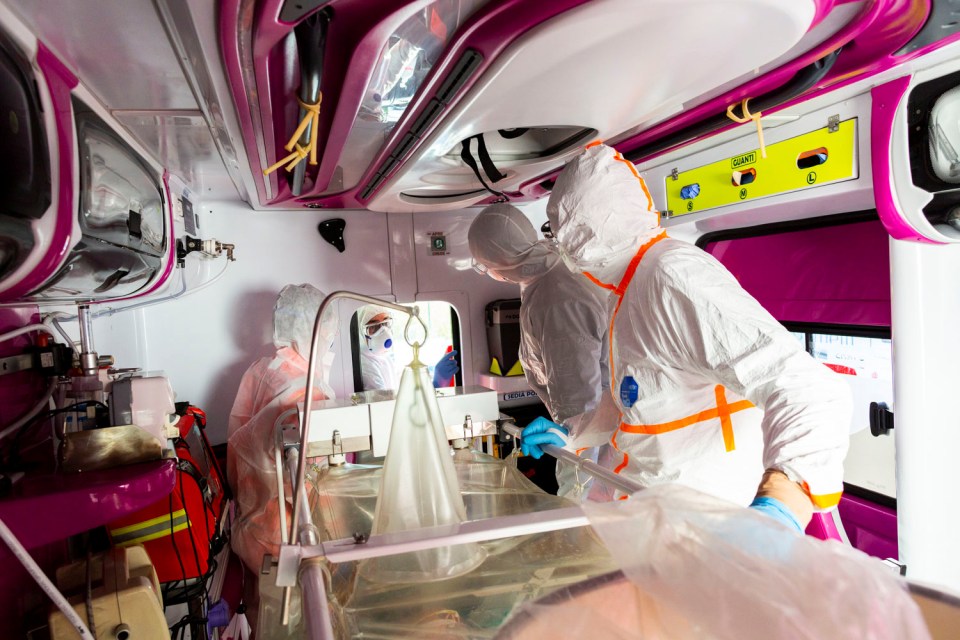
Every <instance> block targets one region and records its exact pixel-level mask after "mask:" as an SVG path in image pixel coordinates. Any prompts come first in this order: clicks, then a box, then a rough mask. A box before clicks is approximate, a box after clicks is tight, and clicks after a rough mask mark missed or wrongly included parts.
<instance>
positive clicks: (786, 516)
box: [750, 497, 803, 533]
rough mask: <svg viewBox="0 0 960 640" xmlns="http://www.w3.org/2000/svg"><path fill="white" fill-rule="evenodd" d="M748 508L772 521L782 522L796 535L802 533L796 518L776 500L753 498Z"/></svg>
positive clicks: (785, 506)
mask: <svg viewBox="0 0 960 640" xmlns="http://www.w3.org/2000/svg"><path fill="white" fill-rule="evenodd" d="M750 508H751V509H756V510H757V511H759V512H760V513H764V514H766V515H768V516H770V517H771V518H773V519H774V520H777V521H779V522H782V523H783V524H785V525H787V526H788V527H790V528H791V529H793V530H794V531H796V532H797V533H803V527H801V526H800V521H799V520H797V517H796V516H795V515H793V512H792V511H790V509H788V508H787V505H785V504H783V503H782V502H780V501H779V500H777V499H776V498H769V497H763V498H754V499H753V502H751V503H750Z"/></svg>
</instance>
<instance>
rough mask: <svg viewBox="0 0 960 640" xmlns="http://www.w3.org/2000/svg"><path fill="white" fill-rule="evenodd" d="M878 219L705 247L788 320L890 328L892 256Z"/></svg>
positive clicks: (770, 308)
mask: <svg viewBox="0 0 960 640" xmlns="http://www.w3.org/2000/svg"><path fill="white" fill-rule="evenodd" d="M888 242H889V239H888V236H887V233H886V231H885V230H884V228H883V225H882V224H881V223H880V222H879V221H866V222H856V223H851V224H844V225H833V226H825V227H818V228H815V229H803V230H796V231H787V232H784V233H776V234H769V235H762V236H755V237H751V238H736V239H730V240H718V241H715V242H709V243H707V245H706V246H705V247H704V248H705V249H706V251H708V252H709V253H711V254H712V255H713V256H714V257H715V258H717V259H718V260H719V261H720V262H722V263H723V264H724V266H726V267H727V269H729V270H730V271H731V272H732V273H733V275H734V276H736V278H737V279H738V280H739V281H740V284H741V285H743V287H744V288H745V289H746V290H747V291H748V292H750V294H751V295H752V296H753V297H755V298H756V299H757V300H758V301H759V302H760V304H762V305H763V306H764V308H766V309H767V311H769V312H770V313H771V314H773V316H774V317H775V318H776V319H777V320H780V321H781V322H811V323H818V324H847V325H861V326H876V327H889V326H890V254H889V247H888Z"/></svg>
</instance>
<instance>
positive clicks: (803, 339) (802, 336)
mask: <svg viewBox="0 0 960 640" xmlns="http://www.w3.org/2000/svg"><path fill="white" fill-rule="evenodd" d="M790 335H792V336H793V337H794V338H796V339H797V342H799V343H800V347H801V348H802V349H803V350H804V351H806V350H807V334H806V333H804V332H803V331H791V332H790Z"/></svg>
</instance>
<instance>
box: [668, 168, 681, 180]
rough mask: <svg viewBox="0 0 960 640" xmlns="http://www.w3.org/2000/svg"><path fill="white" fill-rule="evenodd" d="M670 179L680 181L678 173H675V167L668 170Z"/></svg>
mask: <svg viewBox="0 0 960 640" xmlns="http://www.w3.org/2000/svg"><path fill="white" fill-rule="evenodd" d="M670 177H671V178H673V179H674V180H679V179H680V172H679V171H677V168H676V167H674V168H673V169H670Z"/></svg>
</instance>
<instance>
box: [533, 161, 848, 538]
mask: <svg viewBox="0 0 960 640" xmlns="http://www.w3.org/2000/svg"><path fill="white" fill-rule="evenodd" d="M547 215H548V217H549V219H550V224H551V228H552V229H553V231H554V233H555V235H556V238H557V241H558V243H559V245H560V251H561V253H562V255H563V258H564V261H565V262H567V263H568V265H570V266H571V268H572V269H574V270H576V271H580V272H582V273H584V275H586V276H587V279H588V280H590V281H591V282H593V283H594V284H595V285H596V286H598V287H601V288H603V289H606V290H608V291H610V292H611V293H612V295H611V296H610V298H609V300H610V313H611V318H612V319H611V325H610V327H611V328H610V351H611V360H610V364H611V367H610V369H611V372H610V373H611V387H610V388H611V392H612V393H611V397H610V401H607V402H605V403H604V405H605V409H604V410H606V411H611V410H612V411H614V412H617V413H619V414H620V416H621V421H620V426H619V428H617V430H616V431H615V432H614V433H613V434H612V437H610V434H609V433H607V434H606V436H607V438H608V440H609V442H610V443H611V444H612V445H613V447H614V448H615V450H616V451H617V464H616V466H615V468H614V470H615V471H616V472H617V473H623V474H624V475H626V476H628V477H630V478H632V479H634V480H636V481H639V482H641V483H642V484H645V485H652V484H658V483H664V482H679V483H681V484H684V485H687V486H690V487H693V488H695V489H699V490H701V491H704V492H706V493H709V494H713V495H716V496H719V497H721V498H726V499H728V500H731V501H733V502H736V503H738V504H742V505H747V504H749V503H750V501H751V499H752V498H753V497H754V496H755V495H772V496H775V497H780V496H779V495H778V494H776V493H775V492H774V491H770V492H767V491H766V487H768V486H771V483H780V485H778V486H783V485H788V486H789V488H788V490H787V493H791V492H792V493H794V494H796V496H799V500H800V502H802V504H797V503H796V502H794V503H793V504H790V499H787V498H781V499H783V500H784V501H785V502H786V503H787V504H788V506H790V507H791V509H792V510H793V511H794V513H795V514H797V515H798V516H799V518H798V519H800V521H801V523H802V522H804V521H805V520H809V514H810V512H811V511H812V506H815V507H818V508H821V509H826V508H831V507H833V506H835V505H836V504H837V502H838V501H839V499H840V493H841V491H842V487H843V484H842V480H843V458H844V456H845V454H846V451H847V444H848V435H847V433H848V425H849V423H850V414H851V398H850V392H849V389H848V388H847V386H846V385H845V383H844V382H843V381H842V380H841V379H840V377H839V376H838V375H837V374H835V373H834V372H832V371H831V370H830V369H828V368H827V367H825V366H823V365H822V364H820V363H818V362H817V361H815V360H814V359H813V358H812V357H810V356H809V355H808V354H807V353H806V352H804V351H803V349H802V348H801V347H800V345H799V344H798V343H797V341H796V340H795V339H794V338H793V337H792V336H791V335H790V334H789V333H788V332H787V331H786V330H785V329H784V328H783V327H782V326H781V325H780V324H779V323H778V322H777V321H776V320H775V319H774V318H773V317H772V316H771V315H770V314H769V313H767V311H765V310H764V309H763V307H761V306H760V304H759V303H758V302H757V301H756V300H755V299H754V298H752V297H751V296H750V295H749V294H748V293H747V292H746V291H744V289H743V288H742V287H741V286H740V285H739V283H738V282H737V281H736V279H735V278H734V277H733V276H732V275H731V274H730V272H729V271H727V270H726V269H725V268H724V267H723V265H721V264H720V263H719V262H718V261H717V260H715V259H714V258H713V257H712V256H710V255H709V254H707V253H706V252H704V251H701V250H700V249H698V248H696V247H694V246H692V245H690V244H688V243H685V242H682V241H679V240H674V239H672V238H668V237H666V233H665V232H664V231H663V230H662V229H661V228H660V226H659V214H658V213H657V212H656V211H655V210H654V206H653V201H652V199H651V197H650V194H649V192H648V191H647V188H646V185H645V184H644V182H643V180H642V179H641V178H640V176H639V174H637V171H636V168H635V167H634V166H633V164H632V163H630V162H628V161H626V160H624V159H623V158H622V157H621V156H620V155H619V154H618V153H616V152H615V151H614V150H613V149H611V148H610V147H607V146H604V145H597V146H591V147H589V148H588V149H586V150H585V151H584V152H583V153H582V154H581V155H580V156H578V157H577V158H575V159H574V160H572V161H571V162H570V163H568V165H567V166H566V167H565V168H564V170H563V172H562V173H561V174H560V176H559V178H558V180H557V182H556V185H555V186H554V189H553V193H552V194H551V196H550V200H549V203H548V205H547ZM611 401H612V402H611ZM602 412H603V411H601V413H602ZM576 431H577V433H575V434H574V435H575V436H576V437H575V438H573V439H572V443H573V444H574V446H584V444H595V442H596V437H597V434H598V431H599V432H602V431H603V429H602V423H601V429H599V430H597V429H595V428H591V425H590V424H588V423H587V422H586V421H584V422H583V423H582V424H580V425H578V426H577V429H576ZM578 441H580V442H579V443H578ZM765 470H767V472H766V473H765ZM777 472H782V473H777ZM761 478H762V483H763V484H762V485H761ZM795 483H796V484H795ZM758 485H761V486H760V492H759V493H758ZM798 487H799V489H798ZM801 490H802V493H801ZM807 498H809V500H808V499H807ZM795 499H796V498H794V500H795ZM810 503H812V506H811V504H810ZM804 510H806V513H805V514H804V513H803V512H804Z"/></svg>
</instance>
